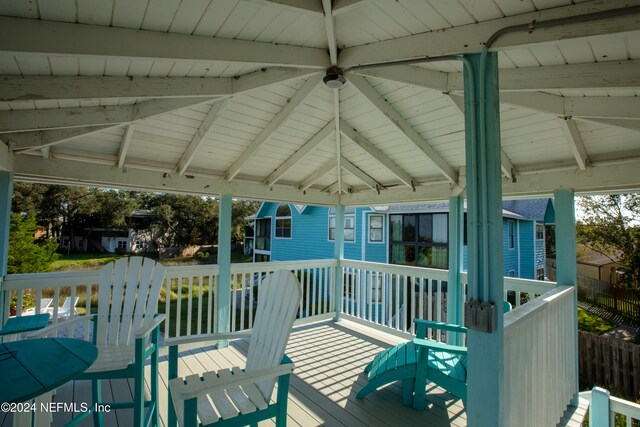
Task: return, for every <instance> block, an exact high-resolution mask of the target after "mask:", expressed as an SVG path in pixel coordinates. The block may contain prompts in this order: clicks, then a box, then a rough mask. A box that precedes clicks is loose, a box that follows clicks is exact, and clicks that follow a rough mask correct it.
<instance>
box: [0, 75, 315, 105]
mask: <svg viewBox="0 0 640 427" xmlns="http://www.w3.org/2000/svg"><path fill="white" fill-rule="evenodd" d="M315 72H316V70H309V69H300V68H284V67H270V68H265V69H262V70H259V71H254V72H252V73H248V74H243V75H241V76H237V77H147V76H145V77H140V76H122V77H120V76H14V75H2V76H0V101H7V102H9V101H40V100H56V101H57V100H67V99H78V100H100V99H111V98H123V97H134V98H184V97H203V98H212V97H225V96H232V95H237V94H240V93H244V92H247V91H251V90H253V89H258V88H265V87H268V86H270V85H273V84H278V83H283V82H286V81H289V80H295V79H299V78H304V77H308V76H310V75H311V74H313V73H315Z"/></svg>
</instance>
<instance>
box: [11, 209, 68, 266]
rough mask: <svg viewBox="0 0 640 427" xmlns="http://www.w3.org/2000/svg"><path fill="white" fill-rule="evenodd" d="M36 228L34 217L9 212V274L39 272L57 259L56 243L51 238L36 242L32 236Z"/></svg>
mask: <svg viewBox="0 0 640 427" xmlns="http://www.w3.org/2000/svg"><path fill="white" fill-rule="evenodd" d="M37 229H38V225H37V224H36V221H35V218H34V217H32V216H25V217H24V218H23V217H22V216H21V215H19V214H16V213H12V214H11V224H10V232H9V259H8V269H7V272H8V273H9V274H16V273H39V272H42V271H48V270H49V268H50V266H51V263H52V262H53V261H55V260H56V259H58V255H57V254H56V249H57V247H58V245H57V244H56V243H55V242H54V241H53V240H52V239H45V240H44V242H42V243H36V242H35V241H34V238H33V234H34V232H35V231H36V230H37Z"/></svg>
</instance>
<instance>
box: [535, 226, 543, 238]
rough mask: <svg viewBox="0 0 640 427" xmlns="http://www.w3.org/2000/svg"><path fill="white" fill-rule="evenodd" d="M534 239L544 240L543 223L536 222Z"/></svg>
mask: <svg viewBox="0 0 640 427" xmlns="http://www.w3.org/2000/svg"><path fill="white" fill-rule="evenodd" d="M536 240H544V225H543V224H536Z"/></svg>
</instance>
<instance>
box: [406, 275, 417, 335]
mask: <svg viewBox="0 0 640 427" xmlns="http://www.w3.org/2000/svg"><path fill="white" fill-rule="evenodd" d="M419 280H420V279H419V278H417V277H412V278H411V292H410V295H411V319H409V327H408V328H407V329H410V330H411V331H410V332H411V333H412V334H414V335H415V333H416V328H415V325H414V323H413V319H415V317H416V283H418V282H419Z"/></svg>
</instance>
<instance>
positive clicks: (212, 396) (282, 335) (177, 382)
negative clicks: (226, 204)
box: [168, 270, 301, 427]
mask: <svg viewBox="0 0 640 427" xmlns="http://www.w3.org/2000/svg"><path fill="white" fill-rule="evenodd" d="M300 296H301V289H300V284H299V283H298V280H297V279H296V277H295V276H294V275H293V273H291V272H290V271H286V270H281V271H276V272H274V273H271V274H269V275H268V276H267V278H266V279H265V280H264V281H263V282H262V286H261V287H260V293H259V296H258V306H257V312H256V318H255V321H254V323H253V325H254V327H253V330H252V331H251V335H250V343H249V352H248V354H247V363H246V366H245V369H244V370H242V369H240V368H238V367H236V368H233V369H232V370H229V369H222V370H220V371H217V372H206V373H204V374H203V375H202V376H200V375H190V376H188V377H186V378H184V379H183V378H175V377H176V376H177V354H178V350H177V344H179V343H180V341H179V339H177V340H175V341H174V342H172V343H171V344H172V346H171V347H170V351H169V378H174V379H172V380H170V382H169V392H170V393H169V395H170V397H169V399H170V402H169V408H170V411H169V422H168V426H170V427H173V426H174V425H175V422H176V419H175V418H176V414H177V418H178V420H179V423H180V425H181V426H183V427H185V426H195V425H198V419H199V420H200V425H209V424H214V423H216V422H218V421H222V423H223V424H224V425H225V426H231V425H236V426H242V425H249V424H251V425H257V423H258V421H261V420H265V419H269V418H273V417H275V418H276V425H277V426H284V425H286V419H287V398H288V389H289V377H290V374H291V372H292V371H293V363H292V362H291V360H290V359H289V358H288V357H287V356H286V355H285V354H284V350H285V347H286V345H287V341H288V340H289V335H290V334H291V328H292V327H293V322H294V320H295V318H296V313H297V310H298V305H299V302H300ZM238 337H247V334H246V333H241V334H234V333H229V334H206V335H200V336H199V338H201V339H203V340H212V339H232V338H238ZM193 341H194V339H193V337H185V339H184V340H182V342H193ZM276 379H277V380H278V393H277V399H276V402H275V403H274V404H271V405H269V401H270V399H271V394H272V392H273V388H274V385H275V382H276ZM171 400H172V402H171ZM171 403H173V408H174V410H175V412H172V411H171V409H172V407H171Z"/></svg>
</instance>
